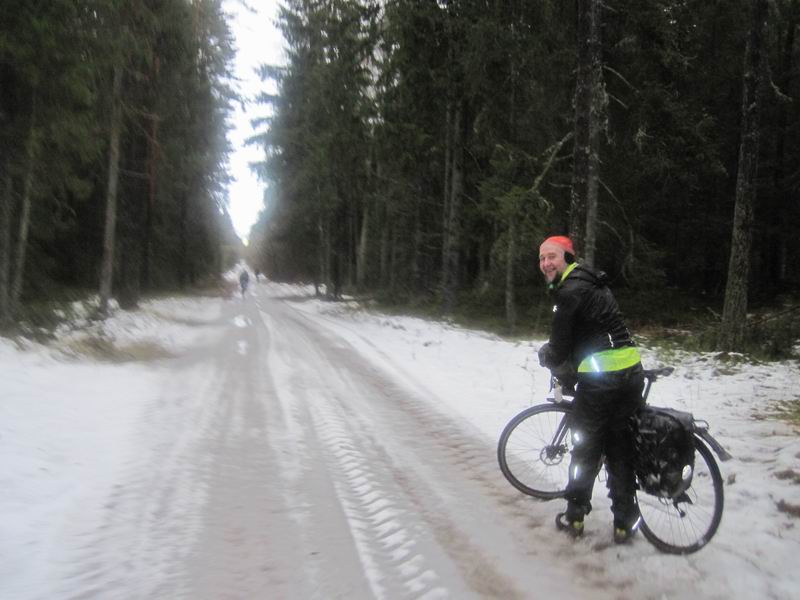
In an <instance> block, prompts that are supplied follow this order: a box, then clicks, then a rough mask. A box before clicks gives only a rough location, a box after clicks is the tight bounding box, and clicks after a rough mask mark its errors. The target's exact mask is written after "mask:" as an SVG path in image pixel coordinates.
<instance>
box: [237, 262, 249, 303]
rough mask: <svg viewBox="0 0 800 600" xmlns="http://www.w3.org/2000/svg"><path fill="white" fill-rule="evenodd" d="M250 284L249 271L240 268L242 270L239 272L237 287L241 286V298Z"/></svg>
mask: <svg viewBox="0 0 800 600" xmlns="http://www.w3.org/2000/svg"><path fill="white" fill-rule="evenodd" d="M249 284H250V273H248V272H247V269H242V272H241V273H240V274H239V287H241V288H242V298H244V294H245V292H246V291H247V286H248V285H249Z"/></svg>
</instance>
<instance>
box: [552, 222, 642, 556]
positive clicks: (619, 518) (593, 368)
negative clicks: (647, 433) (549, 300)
mask: <svg viewBox="0 0 800 600" xmlns="http://www.w3.org/2000/svg"><path fill="white" fill-rule="evenodd" d="M539 270H540V271H541V272H542V275H544V278H545V281H546V282H547V286H548V289H549V290H550V292H551V294H552V295H553V296H554V298H555V304H554V306H553V324H552V328H551V331H550V340H549V342H547V343H546V344H544V345H543V346H542V347H541V349H540V350H539V362H540V364H541V365H542V366H544V367H547V368H549V369H551V370H552V371H553V372H554V373H556V374H557V376H558V375H560V374H563V373H565V372H572V373H576V372H577V375H575V376H574V377H576V378H577V382H578V383H577V387H576V390H575V400H574V404H573V423H572V442H573V451H572V461H571V463H570V468H569V483H568V485H567V492H566V499H567V510H566V512H564V513H560V514H559V515H558V517H557V518H556V524H557V525H558V527H559V529H562V530H564V531H566V532H567V533H569V534H570V535H572V536H575V537H578V536H580V535H582V534H583V518H584V516H585V515H587V514H588V513H589V512H590V511H591V509H592V505H591V498H592V488H593V487H594V480H595V477H596V476H597V471H598V467H599V463H600V458H601V456H603V455H605V456H606V460H607V465H608V481H607V486H608V489H609V494H608V495H609V497H610V498H611V511H612V513H613V514H614V541H615V542H617V543H624V542H626V541H628V540H629V539H630V537H631V536H632V535H633V533H634V532H635V530H636V527H637V525H638V519H639V513H638V510H637V508H636V502H635V497H634V494H635V478H634V473H633V454H634V444H633V432H632V430H631V428H630V419H631V417H632V416H633V414H634V413H635V412H636V411H637V409H638V408H639V407H640V406H641V405H642V403H643V401H642V388H643V386H644V378H643V374H642V365H641V362H640V356H639V351H638V350H637V349H636V347H635V344H634V342H633V340H632V338H631V335H630V333H629V332H628V328H627V327H626V326H625V323H624V321H623V320H622V315H621V313H620V310H619V306H618V305H617V301H616V300H615V299H614V296H613V294H612V293H611V290H609V289H608V286H607V285H606V283H607V277H606V274H605V273H603V272H602V271H596V270H594V269H592V268H590V267H588V266H585V265H582V264H579V263H578V262H576V257H575V250H574V247H573V244H572V240H570V239H569V238H568V237H564V236H552V237H549V238H547V239H546V240H545V241H544V242H542V245H541V246H540V247H539ZM560 378H563V377H560Z"/></svg>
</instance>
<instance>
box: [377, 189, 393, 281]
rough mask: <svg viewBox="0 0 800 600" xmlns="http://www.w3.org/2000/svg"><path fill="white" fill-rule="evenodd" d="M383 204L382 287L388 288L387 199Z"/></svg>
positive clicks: (388, 224) (388, 226)
mask: <svg viewBox="0 0 800 600" xmlns="http://www.w3.org/2000/svg"><path fill="white" fill-rule="evenodd" d="M381 202H382V204H383V211H382V212H383V219H381V247H380V255H381V256H380V286H381V289H384V290H385V289H386V287H387V286H388V285H389V230H390V227H391V225H390V223H389V215H388V209H387V207H386V201H385V200H382V201H381Z"/></svg>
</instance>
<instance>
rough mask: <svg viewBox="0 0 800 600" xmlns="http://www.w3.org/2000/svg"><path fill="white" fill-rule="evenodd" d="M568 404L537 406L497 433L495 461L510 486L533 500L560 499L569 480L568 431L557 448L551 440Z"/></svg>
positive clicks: (569, 447)
mask: <svg viewBox="0 0 800 600" xmlns="http://www.w3.org/2000/svg"><path fill="white" fill-rule="evenodd" d="M570 412H571V411H570V407H569V405H566V406H565V405H561V404H539V405H537V406H532V407H531V408H528V409H525V410H524V411H522V412H521V413H519V414H518V415H516V416H515V417H514V418H513V419H511V421H509V422H508V425H506V426H505V428H504V429H503V433H502V434H500V440H499V441H498V443H497V460H498V462H499V463H500V470H501V471H502V473H503V475H504V476H505V478H506V479H507V480H508V481H509V483H510V484H511V485H513V486H514V487H515V488H517V489H518V490H519V491H521V492H522V493H523V494H528V495H529V496H533V497H535V498H540V499H543V500H552V499H554V498H563V496H564V492H565V490H566V487H567V481H568V480H569V461H570V454H571V452H572V439H571V436H570V432H569V430H568V429H567V431H566V432H565V434H564V436H563V440H562V441H561V443H560V444H558V446H557V447H556V446H554V445H553V443H552V442H553V438H554V436H555V435H556V431H557V429H558V427H559V425H560V424H561V422H562V421H563V419H564V417H566V416H567V415H568V414H570Z"/></svg>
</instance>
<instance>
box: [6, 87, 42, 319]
mask: <svg viewBox="0 0 800 600" xmlns="http://www.w3.org/2000/svg"><path fill="white" fill-rule="evenodd" d="M37 105H38V92H37V91H36V90H34V91H33V97H32V98H31V125H30V131H29V132H28V139H27V141H26V143H25V178H24V180H23V186H22V199H21V202H20V216H19V233H18V235H17V248H16V250H15V252H14V259H15V260H14V271H13V275H12V280H11V292H10V294H9V299H8V314H9V318H11V319H14V317H15V316H16V314H17V307H18V306H19V299H20V297H21V296H22V283H23V280H24V275H25V258H26V252H27V250H28V234H29V233H30V223H31V202H32V198H31V197H32V195H33V173H34V170H35V168H36V160H37V154H38V152H37V140H36V137H37V131H36V130H37V127H38V122H37V121H38V115H37V110H38V106H37Z"/></svg>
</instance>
